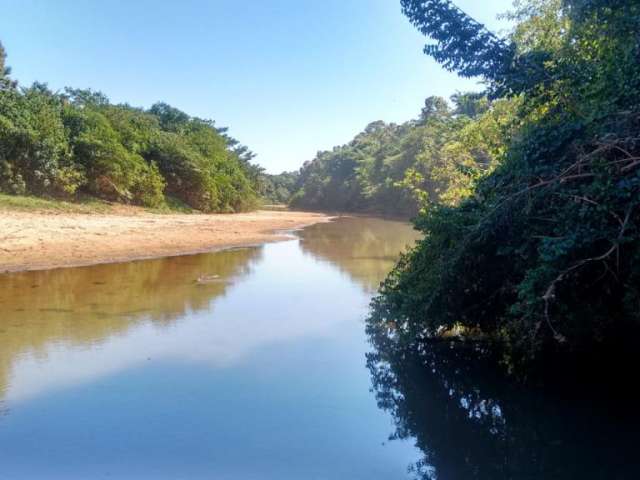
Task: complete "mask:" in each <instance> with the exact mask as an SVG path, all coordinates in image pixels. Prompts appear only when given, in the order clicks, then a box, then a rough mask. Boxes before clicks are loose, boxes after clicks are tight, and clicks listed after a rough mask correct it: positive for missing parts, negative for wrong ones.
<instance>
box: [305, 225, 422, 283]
mask: <svg viewBox="0 0 640 480" xmlns="http://www.w3.org/2000/svg"><path fill="white" fill-rule="evenodd" d="M296 234H297V236H298V237H299V238H300V246H301V247H302V250H303V251H304V252H306V253H309V254H311V255H312V256H313V257H314V258H316V259H319V260H322V261H326V262H329V263H331V264H332V265H334V266H335V267H337V268H338V269H340V270H341V271H342V272H344V273H346V274H347V275H349V276H350V277H351V278H352V279H354V280H356V281H357V282H358V283H359V284H360V285H362V287H363V288H364V289H365V290H366V291H367V292H369V293H373V292H375V291H376V290H377V289H378V286H379V284H380V282H381V281H382V280H384V278H385V277H386V275H387V274H388V273H389V272H390V271H391V269H392V268H393V266H394V265H395V263H396V261H397V260H398V256H399V254H400V252H403V251H405V250H406V247H407V246H413V244H414V243H415V241H416V240H418V239H419V238H420V237H421V236H422V235H421V234H420V233H419V232H418V231H416V230H414V229H413V227H412V226H411V225H410V224H409V223H406V222H398V221H393V220H384V219H381V218H374V217H341V218H339V219H337V220H335V221H333V222H330V223H326V224H316V225H312V226H310V227H307V228H305V229H303V230H301V231H299V232H296Z"/></svg>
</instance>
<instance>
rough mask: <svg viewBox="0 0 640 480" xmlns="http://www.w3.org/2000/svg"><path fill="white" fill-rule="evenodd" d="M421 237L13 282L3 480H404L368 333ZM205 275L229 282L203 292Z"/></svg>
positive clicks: (375, 225) (371, 231)
mask: <svg viewBox="0 0 640 480" xmlns="http://www.w3.org/2000/svg"><path fill="white" fill-rule="evenodd" d="M416 238H417V234H416V232H414V231H413V230H412V229H411V228H410V227H409V226H408V225H407V224H403V223H399V222H392V221H385V220H379V219H370V218H350V219H347V218H345V219H340V220H338V221H336V222H333V223H329V224H322V225H315V226H312V227H309V228H307V229H304V230H302V231H300V232H296V238H294V239H292V240H290V241H286V242H281V243H276V244H268V245H264V246H262V247H257V248H243V249H235V250H228V251H225V252H218V253H212V254H206V255H196V256H185V257H175V258H168V259H160V260H150V261H142V262H132V263H125V264H115V265H100V266H95V267H86V268H74V269H65V270H54V271H48V272H30V273H22V274H13V275H4V276H0V479H5V478H7V479H27V478H29V479H31V478H38V479H41V478H46V479H80V478H82V479H86V478H119V479H120V478H126V479H128V478H131V479H134V478H135V479H147V478H149V479H151V478H153V479H162V478H171V479H173V478H185V479H200V478H202V479H205V478H206V479H289V478H290V479H301V478H305V479H315V478H318V479H321V478H322V479H325V478H327V479H346V478H349V479H350V480H352V479H359V478H362V479H365V478H366V479H377V478H380V479H386V478H405V477H407V476H408V474H407V470H406V468H407V465H409V464H411V463H412V462H415V460H416V459H417V458H419V455H418V452H417V451H416V450H415V449H414V447H413V444H412V442H410V441H395V442H390V443H389V442H387V441H386V440H387V437H388V435H389V434H390V433H391V432H392V425H391V420H390V418H389V416H388V415H387V414H386V413H384V412H382V411H380V410H379V409H378V408H377V406H376V403H375V399H374V397H373V395H372V394H371V393H370V392H369V387H370V380H369V376H368V372H367V370H366V368H365V365H364V363H365V360H364V354H365V352H366V350H367V349H368V347H367V345H366V339H365V336H364V332H363V329H364V327H363V323H362V321H363V319H364V317H365V316H366V312H367V305H368V302H369V299H370V297H371V295H372V293H373V292H374V291H375V288H376V287H377V285H378V283H379V282H380V281H381V280H382V279H383V278H384V276H385V274H386V273H387V272H388V271H389V270H390V269H391V268H392V266H393V263H394V261H395V259H396V258H397V256H398V254H399V252H400V251H401V250H403V249H404V247H405V246H406V245H408V244H412V243H413V241H414V240H415V239H416ZM203 275H207V276H211V279H210V280H208V281H206V282H204V283H203V282H198V281H197V279H198V278H199V277H201V276H203Z"/></svg>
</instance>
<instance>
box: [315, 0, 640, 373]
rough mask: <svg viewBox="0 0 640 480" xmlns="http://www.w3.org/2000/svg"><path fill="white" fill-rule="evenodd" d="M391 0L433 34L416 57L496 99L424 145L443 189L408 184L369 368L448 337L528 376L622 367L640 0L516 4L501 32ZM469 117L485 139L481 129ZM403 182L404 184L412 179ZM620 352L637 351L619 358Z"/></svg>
mask: <svg viewBox="0 0 640 480" xmlns="http://www.w3.org/2000/svg"><path fill="white" fill-rule="evenodd" d="M401 3H402V8H403V11H404V13H405V14H406V15H407V17H408V18H409V19H410V20H411V22H412V23H413V24H414V25H415V26H416V28H418V29H419V30H420V31H421V32H422V33H423V34H425V35H427V36H429V37H430V38H431V39H432V40H433V41H434V42H433V43H432V44H430V45H428V46H427V47H426V49H425V51H426V53H427V54H429V55H431V56H432V57H433V58H434V59H436V60H437V61H438V62H440V63H441V64H442V65H443V66H444V67H446V68H447V69H449V70H451V71H454V72H457V73H458V74H460V75H462V76H465V77H479V78H481V79H482V80H483V81H484V82H485V84H486V85H487V91H486V95H487V97H488V98H489V99H491V100H490V102H489V105H488V108H489V110H488V111H487V112H485V113H482V114H480V116H479V117H476V119H475V120H470V121H469V120H466V122H467V125H466V126H463V127H462V131H464V130H465V129H467V132H468V135H462V136H460V135H459V134H456V133H454V134H453V137H452V138H453V140H452V142H451V141H449V140H448V138H449V137H448V136H446V135H445V136H444V137H438V138H444V141H445V142H446V143H447V145H446V146H445V147H444V148H440V144H438V143H435V142H436V137H433V141H430V142H426V143H424V142H423V143H422V144H420V152H429V153H427V155H429V156H430V158H435V159H436V162H435V163H434V165H440V163H439V162H443V164H444V165H448V166H447V167H446V168H445V170H444V171H445V172H447V175H446V176H445V179H444V181H445V185H444V187H442V186H440V185H439V184H436V187H435V191H436V193H438V195H436V196H434V195H432V190H431V189H430V188H431V187H430V185H429V184H426V183H423V184H422V187H420V186H419V185H418V187H419V188H418V189H417V190H418V192H422V198H423V201H422V204H421V212H420V214H419V215H418V216H417V218H416V220H415V225H416V227H417V228H419V229H420V230H421V231H423V232H424V233H425V238H424V240H422V241H421V242H419V243H418V245H417V246H416V247H415V248H414V249H412V250H411V251H410V252H409V253H407V254H406V255H405V256H404V257H403V258H402V260H401V261H400V263H399V265H398V266H397V267H396V268H395V270H394V271H393V272H392V273H391V275H390V276H389V277H388V278H387V280H386V281H385V282H384V284H383V285H382V287H381V294H380V296H379V297H377V298H376V299H375V300H374V303H373V309H372V315H371V318H370V319H369V327H368V329H369V334H370V336H371V339H372V342H373V344H374V345H375V347H376V349H377V356H375V363H376V364H377V365H379V367H380V368H382V369H385V368H389V365H391V370H392V371H393V372H395V373H394V374H395V375H400V374H401V373H400V370H398V369H397V368H396V366H394V365H393V362H394V360H393V359H394V358H398V357H399V356H400V357H402V356H403V354H399V352H402V351H403V349H407V348H408V349H411V350H414V349H415V350H416V351H417V352H418V354H419V352H420V350H421V349H424V348H425V345H428V344H429V343H430V342H437V341H438V340H439V339H450V338H452V337H455V338H457V339H458V340H461V341H462V344H467V345H469V344H473V345H476V344H477V342H480V343H479V344H482V345H488V346H490V348H491V349H494V350H497V351H500V352H502V361H503V363H504V365H505V366H506V367H507V369H508V370H510V371H514V372H518V373H520V374H522V375H523V376H526V375H529V374H531V373H532V372H533V371H538V369H540V371H545V372H550V371H552V372H553V371H555V372H566V370H567V369H570V370H571V369H574V368H576V367H581V366H586V365H588V366H590V367H591V368H596V367H594V366H597V365H598V364H600V365H603V364H605V363H606V362H607V361H608V360H612V359H615V360H616V361H617V362H618V363H617V365H618V368H623V367H625V365H632V364H633V361H637V353H634V352H637V346H638V341H639V340H640V208H639V207H640V160H639V159H640V133H639V132H640V33H639V32H640V4H638V2H636V1H628V0H607V1H605V0H527V1H524V0H523V1H520V2H517V3H516V10H515V11H514V12H512V13H511V14H510V18H511V19H512V20H513V21H514V23H515V27H514V29H513V31H512V32H511V34H510V35H508V37H506V38H498V37H497V36H496V35H494V34H492V33H491V32H489V31H487V30H486V29H485V28H484V27H483V26H482V25H481V24H479V23H477V22H476V21H474V20H473V19H471V18H469V17H468V16H467V15H466V14H464V13H463V12H462V11H460V10H459V9H457V8H456V7H455V6H454V5H453V4H452V3H451V2H449V1H446V0H430V1H427V2H425V1H423V0H402V2H401ZM498 108H500V109H502V108H504V109H505V112H506V113H505V114H504V116H502V115H499V114H497V112H496V110H497V109H498ZM490 119H492V120H490ZM494 120H495V121H494ZM478 122H480V123H481V122H487V124H488V125H490V127H489V128H488V130H487V131H490V132H494V133H495V135H488V136H487V135H486V134H485V133H482V134H479V136H478V135H476V133H477V132H478V128H479V125H478ZM474 125H475V126H474ZM494 127H495V128H494ZM457 131H458V132H459V131H460V130H459V129H457ZM478 145H480V148H478ZM432 151H435V152H438V153H437V155H435V156H433V155H432V153H431V152H432ZM419 155H423V154H422V153H419V154H417V155H416V157H418V156H419ZM449 155H450V159H451V161H450V162H449V160H448V159H449ZM442 156H444V157H442ZM389 158H391V157H390V156H387V155H383V156H381V157H380V162H381V163H382V164H384V163H385V161H388V159H389ZM443 158H445V160H443ZM434 168H435V167H434ZM437 169H438V171H439V170H440V167H437ZM432 171H433V169H432ZM448 172H454V175H453V176H451V177H449V176H448V175H449V173H448ZM418 173H420V175H422V176H424V172H422V171H419V172H418ZM460 173H462V176H461V177H458V175H459V174H460ZM357 175H360V172H359V171H358V172H357ZM450 178H453V179H454V181H453V183H451V180H450ZM458 178H459V179H461V181H459V180H458ZM417 181H418V184H419V183H420V182H421V181H422V178H421V177H420V176H418V177H417ZM327 183H331V182H327ZM405 183H406V184H408V185H413V184H414V182H413V181H412V178H411V176H409V177H408V178H407V179H406V181H405ZM425 187H428V188H425ZM306 195H307V194H306V186H305V195H304V196H305V197H306ZM465 342H466V343H465ZM469 342H470V343H469ZM427 348H428V347H427ZM623 353H628V354H629V355H631V357H627V358H632V359H635V360H632V363H630V364H629V363H626V362H622V361H620V358H621V355H622V354H623ZM372 358H374V357H372ZM628 361H629V360H627V362H628ZM372 368H373V369H374V370H375V369H376V368H377V367H376V365H373V366H372ZM398 368H401V367H400V366H398ZM608 371H611V370H608ZM592 372H593V375H594V376H595V374H596V369H594V370H593V371H592ZM547 378H548V377H547Z"/></svg>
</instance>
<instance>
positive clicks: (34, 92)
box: [0, 44, 263, 212]
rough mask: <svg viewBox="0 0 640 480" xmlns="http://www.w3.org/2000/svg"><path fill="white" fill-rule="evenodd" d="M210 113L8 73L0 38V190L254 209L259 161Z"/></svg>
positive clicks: (203, 207) (148, 203) (160, 204)
mask: <svg viewBox="0 0 640 480" xmlns="http://www.w3.org/2000/svg"><path fill="white" fill-rule="evenodd" d="M226 132H227V129H226V128H218V127H216V125H215V122H214V121H212V120H205V119H201V118H196V117H191V116H189V115H188V114H186V113H184V112H182V111H180V110H178V109H176V108H174V107H171V106H170V105H167V104H166V103H156V104H155V105H153V106H152V107H151V108H149V109H148V110H146V109H142V108H135V107H132V106H130V105H127V104H119V105H115V104H113V103H111V102H110V101H109V99H108V98H107V97H106V96H105V95H103V94H102V93H99V92H95V91H92V90H79V89H72V88H66V89H65V90H64V91H63V92H53V91H51V90H50V89H49V88H48V87H47V85H45V84H42V83H34V84H33V85H32V86H30V87H20V86H19V85H18V84H17V82H15V81H13V80H12V79H11V78H10V69H9V67H8V66H7V65H6V52H5V51H4V49H3V48H2V45H1V44H0V192H4V193H9V194H15V195H34V196H43V197H51V198H55V199H67V200H77V199H81V198H85V197H91V198H98V199H103V200H106V201H110V202H120V203H127V204H133V205H142V206H146V207H154V208H158V207H186V208H191V209H195V210H199V211H203V212H239V211H244V210H248V209H252V208H254V207H255V206H256V205H257V204H258V199H259V196H260V193H261V192H260V191H259V190H260V185H262V183H263V182H262V181H261V178H262V177H263V173H262V169H261V168H260V167H258V166H257V165H254V164H252V163H251V160H252V158H253V156H254V155H253V153H252V152H251V151H250V150H249V149H248V148H247V147H245V146H244V145H241V144H240V143H239V142H238V141H237V140H235V139H234V138H232V137H230V136H229V135H228V134H227V133H226Z"/></svg>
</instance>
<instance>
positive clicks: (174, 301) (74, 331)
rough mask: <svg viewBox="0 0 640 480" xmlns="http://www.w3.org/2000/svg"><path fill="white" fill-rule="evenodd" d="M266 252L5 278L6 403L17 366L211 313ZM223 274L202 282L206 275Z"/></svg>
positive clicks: (0, 356) (0, 326)
mask: <svg viewBox="0 0 640 480" xmlns="http://www.w3.org/2000/svg"><path fill="white" fill-rule="evenodd" d="M261 254H262V250H261V249H260V248H242V249H234V250H227V251H224V252H218V253H213V254H203V255H192V256H183V257H171V258H163V259H157V260H145V261H140V262H129V263H120V264H105V265H95V266H91V267H81V268H70V269H58V270H48V271H37V272H24V273H17V274H10V275H3V276H0V312H1V313H2V318H0V399H1V398H2V396H3V392H4V391H5V389H6V387H7V381H8V375H9V372H10V370H11V365H12V362H13V361H15V359H16V358H18V356H20V355H21V354H25V353H31V354H34V355H36V356H44V355H46V351H47V347H48V346H49V345H51V344H54V343H66V344H69V345H80V346H82V345H86V346H92V345H96V344H99V343H101V342H104V341H105V340H107V339H108V338H110V337H112V336H114V335H122V334H124V333H125V332H127V331H128V330H129V329H130V328H132V327H133V326H135V325H138V324H139V323H140V322H145V321H149V322H152V323H153V324H154V325H157V326H160V327H162V326H166V325H169V324H171V323H172V322H173V321H175V320H176V319H178V318H181V317H183V316H184V314H185V313H186V312H187V311H198V310H201V309H206V308H209V306H210V303H211V301H212V300H213V299H215V298H216V297H219V296H221V295H223V294H224V293H225V291H226V289H227V287H228V286H229V285H230V284H231V283H233V281H234V279H236V278H238V277H239V276H242V275H245V274H246V273H248V271H249V269H250V268H251V265H252V264H254V263H255V262H256V261H258V260H259V258H260V256H261ZM206 275H208V276H216V277H215V278H212V279H211V280H210V281H205V282H198V278H199V277H202V276H206Z"/></svg>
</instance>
